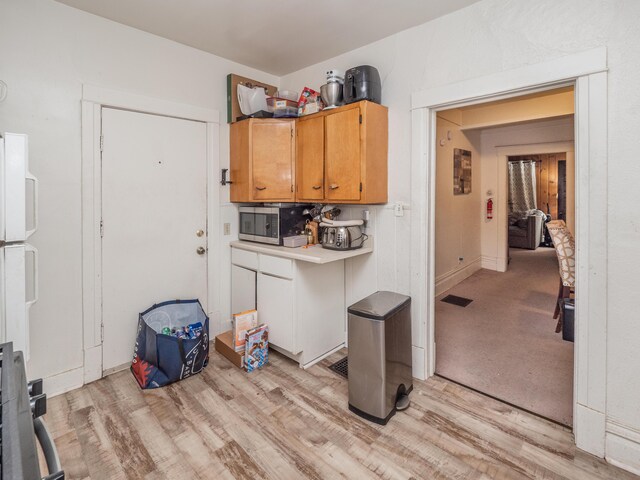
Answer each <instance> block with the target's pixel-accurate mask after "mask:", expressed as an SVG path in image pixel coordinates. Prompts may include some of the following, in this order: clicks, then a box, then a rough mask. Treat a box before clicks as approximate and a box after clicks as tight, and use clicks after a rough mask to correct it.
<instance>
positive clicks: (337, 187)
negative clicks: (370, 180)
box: [325, 108, 361, 201]
mask: <svg viewBox="0 0 640 480" xmlns="http://www.w3.org/2000/svg"><path fill="white" fill-rule="evenodd" d="M360 154H361V151H360V109H359V108H352V109H349V110H344V111H340V112H336V113H332V114H329V115H327V116H326V117H325V173H326V174H325V182H326V183H325V198H326V199H327V200H343V201H357V200H360V182H361V171H360V160H361V157H360Z"/></svg>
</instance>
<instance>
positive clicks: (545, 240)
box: [434, 86, 575, 427]
mask: <svg viewBox="0 0 640 480" xmlns="http://www.w3.org/2000/svg"><path fill="white" fill-rule="evenodd" d="M574 103H575V102H574V91H573V86H568V87H563V88H559V89H554V90H547V91H544V92H539V93H535V94H530V95H524V96H520V97H513V98H510V99H508V100H499V101H496V102H489V103H482V104H478V105H470V106H466V107H463V108H454V109H450V110H444V111H439V112H437V121H436V166H435V259H434V260H435V302H434V310H435V343H436V358H435V373H436V374H438V375H441V376H443V377H446V378H448V379H450V380H453V381H455V382H458V383H461V384H463V385H465V386H468V387H470V388H472V389H475V390H478V391H480V392H482V393H485V394H487V395H490V396H493V397H495V398H497V399H499V400H501V401H504V402H506V403H509V404H512V405H515V406H517V407H519V408H522V409H524V410H527V411H530V412H532V413H535V414H538V415H541V416H543V417H546V418H548V419H550V420H552V421H555V422H557V423H560V424H563V425H566V426H569V427H572V426H573V403H574V402H573V372H574V365H573V357H574V351H573V343H572V342H570V341H567V340H563V337H562V333H561V332H560V333H556V327H557V323H558V322H557V319H556V318H554V317H555V315H554V313H555V309H556V305H557V303H558V296H559V295H558V277H559V276H560V273H559V271H560V270H559V267H560V261H559V259H558V256H557V254H556V249H555V248H554V245H553V242H552V241H551V238H550V236H549V234H548V231H547V228H546V224H547V222H549V221H555V222H557V221H558V220H561V221H562V222H564V225H565V226H566V230H567V232H569V234H571V235H572V234H573V232H574V218H575V214H574V211H573V210H574V205H575V203H574V198H575V184H574V178H575V173H574V172H575V167H574V165H573V160H574V155H573V152H574V148H573V131H574V126H573V113H574ZM536 148H539V149H540V150H536ZM554 148H555V149H554ZM452 182H453V185H452ZM569 224H570V226H569ZM574 267H575V263H574ZM561 292H563V290H562V289H561ZM563 305H564V304H563ZM567 308H568V305H567ZM565 311H567V309H564V310H563V312H565ZM566 317H567V315H566V314H565V316H564V317H563V318H565V320H566Z"/></svg>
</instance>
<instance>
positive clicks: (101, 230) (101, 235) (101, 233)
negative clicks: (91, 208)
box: [100, 220, 104, 238]
mask: <svg viewBox="0 0 640 480" xmlns="http://www.w3.org/2000/svg"><path fill="white" fill-rule="evenodd" d="M102 237H104V223H103V222H102V220H100V238H102Z"/></svg>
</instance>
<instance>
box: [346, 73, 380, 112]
mask: <svg viewBox="0 0 640 480" xmlns="http://www.w3.org/2000/svg"><path fill="white" fill-rule="evenodd" d="M342 97H343V100H344V103H355V102H359V101H361V100H369V101H371V102H375V103H381V102H382V86H381V84H380V74H379V73H378V69H377V68H375V67H372V66H370V65H361V66H359V67H354V68H350V69H349V70H347V71H346V73H345V75H344V87H343V95H342Z"/></svg>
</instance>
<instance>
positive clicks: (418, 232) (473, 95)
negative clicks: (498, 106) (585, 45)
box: [411, 47, 607, 457]
mask: <svg viewBox="0 0 640 480" xmlns="http://www.w3.org/2000/svg"><path fill="white" fill-rule="evenodd" d="M567 83H573V84H575V87H576V90H575V166H576V172H575V175H576V177H575V179H576V180H575V185H576V202H575V203H576V209H575V210H576V212H575V214H576V263H577V272H576V275H577V279H576V291H577V297H576V342H575V354H574V355H575V356H574V434H575V439H576V444H577V446H578V448H581V449H582V450H586V451H587V452H590V453H592V454H594V455H597V456H599V457H604V454H605V398H606V342H607V340H606V332H607V51H606V48H605V47H601V48H597V49H594V50H588V51H586V52H582V53H577V54H573V55H568V56H565V57H561V58H557V59H554V60H550V61H547V62H543V63H539V64H534V65H527V66H524V67H521V68H518V69H515V70H510V71H505V72H499V73H496V74H493V75H488V76H485V77H480V78H476V79H472V80H467V81H464V82H460V83H456V84H450V85H445V86H441V87H436V88H431V89H428V90H425V91H422V92H418V93H415V94H413V95H412V114H411V115H412V116H411V119H412V127H411V129H412V130H411V131H412V153H411V201H412V209H414V214H413V216H412V223H411V258H412V259H413V261H412V272H411V273H412V275H411V295H412V298H413V302H414V309H413V317H414V318H413V325H414V329H413V331H414V336H413V345H414V349H413V350H414V365H415V366H416V368H415V369H414V375H415V376H417V377H418V378H425V377H428V376H431V375H433V374H434V371H435V348H436V346H435V338H434V333H435V332H434V323H435V322H434V318H435V311H434V305H433V299H434V287H435V263H434V261H435V237H434V232H435V158H436V155H435V151H436V141H435V139H436V137H435V128H436V112H437V111H439V110H444V109H448V108H453V107H461V106H464V105H471V104H478V103H482V102H488V101H493V100H497V99H502V98H510V97H515V96H519V95H523V94H526V93H533V92H536V91H542V90H548V89H552V88H557V87H558V86H561V85H566V84H567ZM591 225H597V226H598V228H590V226H591Z"/></svg>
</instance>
